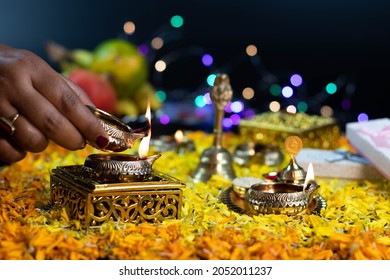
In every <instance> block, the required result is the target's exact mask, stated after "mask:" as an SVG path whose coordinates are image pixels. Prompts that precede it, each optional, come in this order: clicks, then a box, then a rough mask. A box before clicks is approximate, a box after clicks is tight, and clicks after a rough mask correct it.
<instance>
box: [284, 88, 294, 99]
mask: <svg viewBox="0 0 390 280" xmlns="http://www.w3.org/2000/svg"><path fill="white" fill-rule="evenodd" d="M293 94H294V91H293V89H292V88H291V87H289V86H285V87H284V88H282V95H283V96H284V97H285V98H290V97H291V96H293Z"/></svg>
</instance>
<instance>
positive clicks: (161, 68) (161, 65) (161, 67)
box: [154, 60, 167, 72]
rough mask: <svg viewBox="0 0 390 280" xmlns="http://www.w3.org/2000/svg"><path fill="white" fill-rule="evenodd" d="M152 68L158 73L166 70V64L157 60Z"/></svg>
mask: <svg viewBox="0 0 390 280" xmlns="http://www.w3.org/2000/svg"><path fill="white" fill-rule="evenodd" d="M154 68H155V69H156V71H158V72H163V71H164V70H165V69H166V68H167V64H166V63H165V61H163V60H159V61H157V62H156V63H155V64H154Z"/></svg>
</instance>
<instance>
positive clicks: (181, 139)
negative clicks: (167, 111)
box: [150, 129, 195, 154]
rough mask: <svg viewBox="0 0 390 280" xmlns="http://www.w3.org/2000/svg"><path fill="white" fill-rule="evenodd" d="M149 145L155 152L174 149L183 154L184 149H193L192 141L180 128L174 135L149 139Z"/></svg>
mask: <svg viewBox="0 0 390 280" xmlns="http://www.w3.org/2000/svg"><path fill="white" fill-rule="evenodd" d="M150 143H151V146H153V147H154V148H155V151H156V152H160V153H161V152H167V151H175V152H177V153H178V154H183V153H184V152H186V151H195V144H194V141H192V140H189V139H188V137H187V136H186V135H185V134H184V133H183V131H182V130H180V129H179V130H177V131H176V132H175V134H174V136H170V135H161V136H160V137H158V138H156V139H151V142H150Z"/></svg>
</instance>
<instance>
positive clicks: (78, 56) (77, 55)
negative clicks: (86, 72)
mask: <svg viewBox="0 0 390 280" xmlns="http://www.w3.org/2000/svg"><path fill="white" fill-rule="evenodd" d="M69 58H70V60H71V61H73V62H74V63H75V64H77V65H78V66H80V67H81V68H90V67H91V65H92V62H93V54H92V52H90V51H88V50H84V49H74V50H72V51H70V52H69Z"/></svg>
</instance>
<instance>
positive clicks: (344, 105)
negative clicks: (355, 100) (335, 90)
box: [341, 98, 352, 110]
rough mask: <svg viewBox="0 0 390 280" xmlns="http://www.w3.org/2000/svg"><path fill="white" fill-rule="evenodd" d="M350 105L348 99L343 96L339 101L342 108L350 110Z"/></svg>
mask: <svg viewBox="0 0 390 280" xmlns="http://www.w3.org/2000/svg"><path fill="white" fill-rule="evenodd" d="M351 106H352V103H351V100H350V99H347V98H345V99H343V100H342V101H341V108H343V110H350V109H351Z"/></svg>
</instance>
